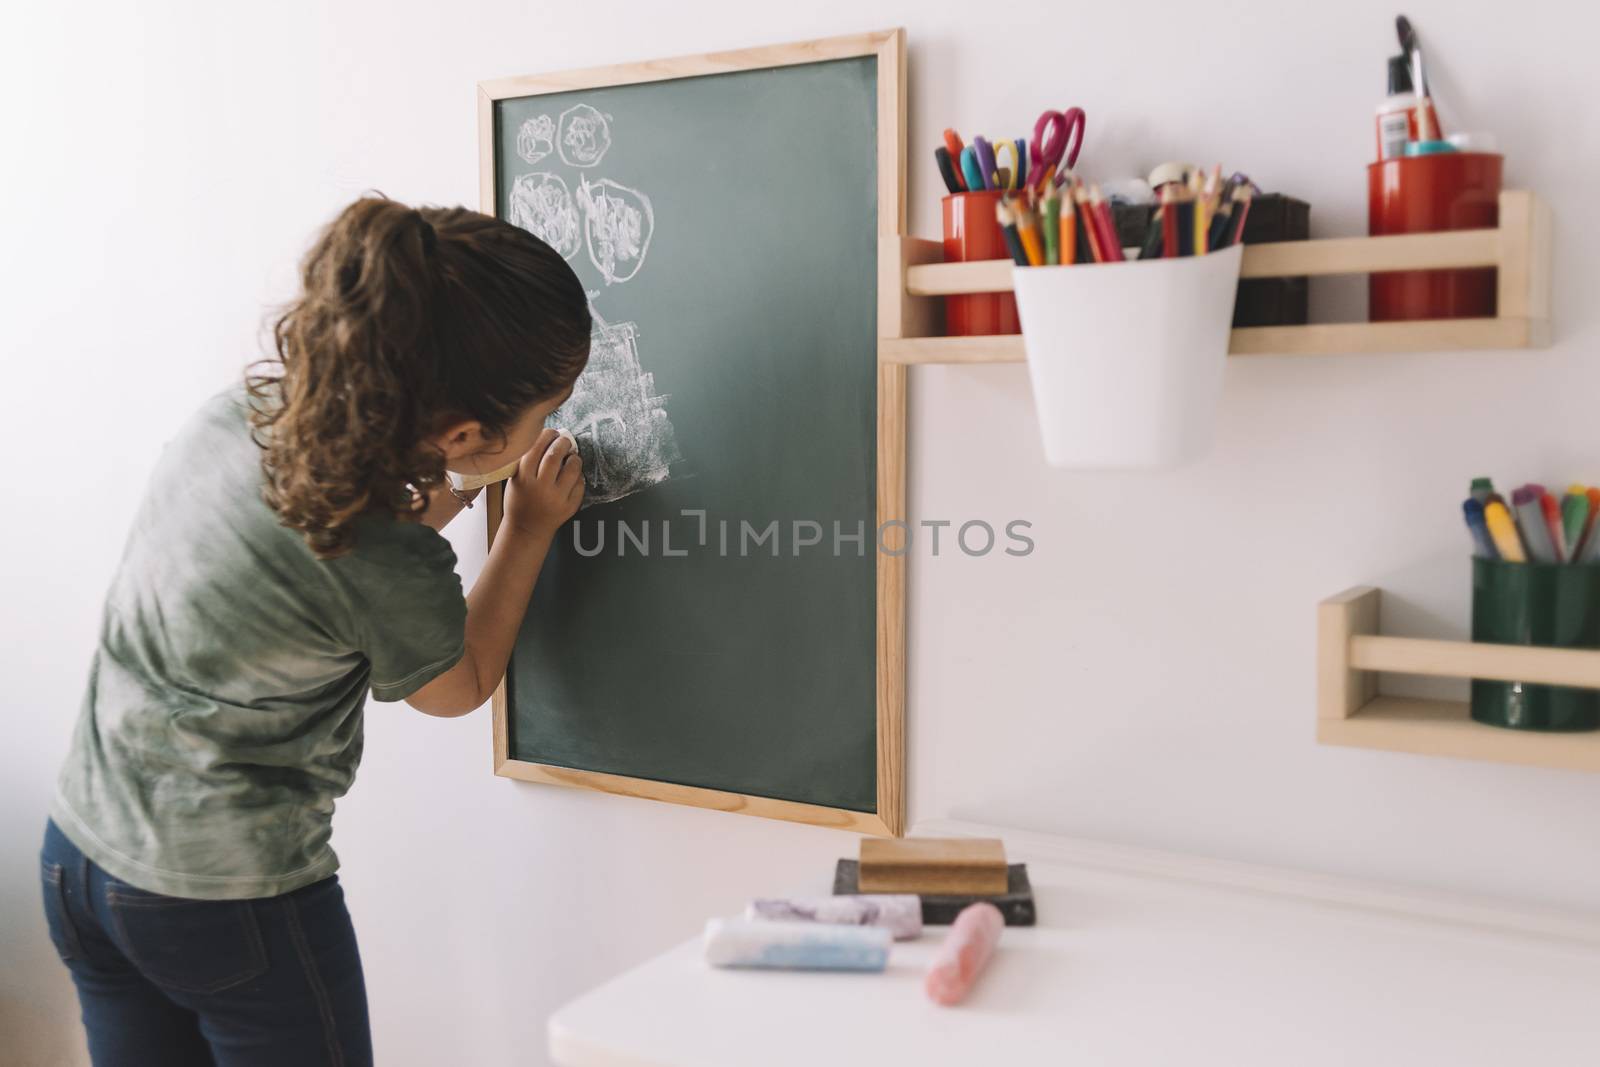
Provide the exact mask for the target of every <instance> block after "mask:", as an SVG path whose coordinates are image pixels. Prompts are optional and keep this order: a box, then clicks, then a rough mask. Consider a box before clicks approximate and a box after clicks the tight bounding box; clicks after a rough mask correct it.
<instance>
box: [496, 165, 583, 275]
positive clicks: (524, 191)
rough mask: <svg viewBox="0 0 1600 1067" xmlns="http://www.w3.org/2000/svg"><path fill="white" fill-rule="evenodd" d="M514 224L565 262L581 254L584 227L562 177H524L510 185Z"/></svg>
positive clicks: (542, 174)
mask: <svg viewBox="0 0 1600 1067" xmlns="http://www.w3.org/2000/svg"><path fill="white" fill-rule="evenodd" d="M511 223H512V225H514V226H520V227H522V228H523V229H524V230H527V231H528V232H529V233H531V234H533V235H534V236H535V237H537V238H539V239H540V240H541V241H543V242H545V243H546V244H548V245H549V246H550V247H551V248H554V249H555V250H556V251H557V252H558V253H559V254H560V255H561V257H562V258H563V259H571V258H572V257H573V256H575V255H577V254H578V246H579V245H580V244H582V243H583V236H582V233H581V230H582V229H583V227H582V225H581V224H580V222H579V221H578V208H577V205H576V204H574V203H573V202H572V193H571V191H569V190H568V189H567V183H566V182H564V181H562V180H561V177H560V175H556V174H551V173H549V172H548V171H537V172H535V173H533V174H524V175H522V176H521V177H520V178H518V179H517V180H516V181H515V182H514V183H513V184H512V186H511Z"/></svg>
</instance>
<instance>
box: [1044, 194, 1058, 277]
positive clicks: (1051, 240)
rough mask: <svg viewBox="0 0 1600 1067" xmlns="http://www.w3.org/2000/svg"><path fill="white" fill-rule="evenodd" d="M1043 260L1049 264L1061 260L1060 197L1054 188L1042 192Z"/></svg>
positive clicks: (1051, 264) (1054, 263)
mask: <svg viewBox="0 0 1600 1067" xmlns="http://www.w3.org/2000/svg"><path fill="white" fill-rule="evenodd" d="M1044 261H1045V263H1046V264H1048V265H1050V266H1055V265H1057V264H1059V263H1060V262H1061V198H1060V197H1059V196H1057V195H1056V191H1055V190H1054V189H1051V190H1049V191H1048V192H1046V193H1045V194H1044Z"/></svg>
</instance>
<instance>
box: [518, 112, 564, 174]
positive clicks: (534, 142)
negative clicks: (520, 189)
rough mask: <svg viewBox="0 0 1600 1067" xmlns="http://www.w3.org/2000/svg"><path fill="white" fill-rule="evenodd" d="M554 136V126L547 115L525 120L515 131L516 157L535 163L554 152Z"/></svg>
mask: <svg viewBox="0 0 1600 1067" xmlns="http://www.w3.org/2000/svg"><path fill="white" fill-rule="evenodd" d="M555 136H556V124H555V122H553V121H552V120H551V118H550V116H549V115H540V116H539V117H537V118H532V119H527V120H525V121H524V122H523V123H522V128H521V129H519V130H518V131H517V155H519V156H521V157H522V158H523V159H525V160H527V161H528V162H529V163H537V162H539V160H541V159H543V158H544V157H545V156H548V155H549V154H550V153H551V152H554V151H555V144H554V141H555Z"/></svg>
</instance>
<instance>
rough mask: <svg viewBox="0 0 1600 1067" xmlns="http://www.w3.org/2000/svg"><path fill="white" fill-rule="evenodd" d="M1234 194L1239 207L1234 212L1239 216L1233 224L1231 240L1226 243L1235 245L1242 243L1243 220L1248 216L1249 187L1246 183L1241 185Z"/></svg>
mask: <svg viewBox="0 0 1600 1067" xmlns="http://www.w3.org/2000/svg"><path fill="white" fill-rule="evenodd" d="M1234 195H1235V196H1237V197H1238V198H1239V209H1238V210H1237V211H1235V212H1234V214H1235V215H1237V216H1239V217H1238V218H1237V219H1236V220H1235V221H1234V224H1233V240H1231V241H1229V242H1228V243H1229V244H1232V245H1237V244H1243V243H1244V222H1245V219H1247V218H1248V217H1249V216H1250V197H1251V192H1250V187H1249V186H1248V185H1246V186H1243V187H1242V188H1240V189H1239V191H1238V192H1237V193H1235V194H1234Z"/></svg>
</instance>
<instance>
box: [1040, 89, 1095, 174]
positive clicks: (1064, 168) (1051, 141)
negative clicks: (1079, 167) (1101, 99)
mask: <svg viewBox="0 0 1600 1067" xmlns="http://www.w3.org/2000/svg"><path fill="white" fill-rule="evenodd" d="M1086 125H1087V119H1086V117H1085V116H1084V113H1083V108H1081V107H1069V108H1067V110H1065V111H1046V112H1045V113H1044V114H1042V115H1040V116H1039V121H1038V122H1036V123H1034V124H1033V141H1032V143H1031V144H1030V145H1029V147H1030V148H1031V149H1032V150H1033V160H1034V161H1033V163H1032V164H1030V165H1029V167H1028V173H1029V174H1030V175H1033V174H1037V175H1038V177H1037V178H1036V179H1035V180H1037V181H1041V182H1042V181H1043V180H1044V176H1045V175H1046V174H1049V173H1050V172H1051V170H1052V169H1054V171H1055V175H1056V184H1057V185H1060V184H1061V180H1062V178H1063V177H1064V176H1065V175H1066V173H1067V172H1068V171H1069V170H1071V169H1072V168H1073V166H1074V165H1075V164H1076V163H1077V162H1078V152H1079V151H1080V150H1081V149H1082V148H1083V130H1084V127H1085V126H1086ZM1074 134H1076V135H1077V140H1076V141H1074V140H1073V135H1074ZM1068 145H1071V147H1070V148H1068Z"/></svg>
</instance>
